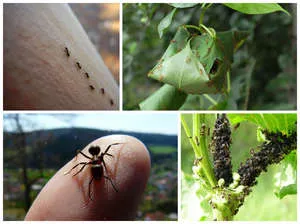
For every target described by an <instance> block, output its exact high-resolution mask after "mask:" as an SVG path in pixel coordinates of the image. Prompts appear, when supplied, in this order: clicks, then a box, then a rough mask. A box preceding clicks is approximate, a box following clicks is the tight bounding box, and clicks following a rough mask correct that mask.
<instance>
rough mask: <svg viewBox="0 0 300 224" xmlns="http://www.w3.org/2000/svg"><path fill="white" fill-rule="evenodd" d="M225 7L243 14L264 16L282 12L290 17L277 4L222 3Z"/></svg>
mask: <svg viewBox="0 0 300 224" xmlns="http://www.w3.org/2000/svg"><path fill="white" fill-rule="evenodd" d="M223 4H224V5H225V6H227V7H229V8H231V9H234V10H236V11H239V12H241V13H245V14H266V13H272V12H276V11H282V12H285V13H286V14H288V15H290V14H289V13H288V11H286V10H285V9H283V8H282V7H281V6H280V5H279V4H277V3H223Z"/></svg>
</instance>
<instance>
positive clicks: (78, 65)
mask: <svg viewBox="0 0 300 224" xmlns="http://www.w3.org/2000/svg"><path fill="white" fill-rule="evenodd" d="M76 65H77V67H78V69H79V70H80V69H81V64H80V63H79V62H76Z"/></svg>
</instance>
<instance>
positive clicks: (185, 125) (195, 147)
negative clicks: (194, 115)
mask: <svg viewBox="0 0 300 224" xmlns="http://www.w3.org/2000/svg"><path fill="white" fill-rule="evenodd" d="M180 118H181V124H182V126H183V129H184V131H185V134H186V135H187V137H188V139H189V141H190V144H191V145H192V148H193V150H194V153H195V155H196V157H197V158H200V157H201V154H200V151H198V147H197V145H196V143H195V141H194V140H193V138H192V136H191V132H190V130H189V128H188V126H187V123H186V121H185V119H184V118H183V115H181V116H180Z"/></svg>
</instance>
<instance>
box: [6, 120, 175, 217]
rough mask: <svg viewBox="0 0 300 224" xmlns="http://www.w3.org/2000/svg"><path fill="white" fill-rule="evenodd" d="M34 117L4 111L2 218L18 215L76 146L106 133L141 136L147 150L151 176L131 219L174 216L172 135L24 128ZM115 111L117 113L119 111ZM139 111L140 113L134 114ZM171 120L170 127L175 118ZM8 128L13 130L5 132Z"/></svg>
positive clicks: (78, 146)
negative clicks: (135, 212)
mask: <svg viewBox="0 0 300 224" xmlns="http://www.w3.org/2000/svg"><path fill="white" fill-rule="evenodd" d="M34 116H36V115H26V116H20V115H19V114H9V115H4V124H5V125H4V127H5V129H4V133H3V140H4V145H3V148H4V151H3V158H4V164H3V165H4V172H3V182H4V187H3V217H4V220H5V221H9V220H23V219H24V217H25V215H26V212H27V211H28V209H29V207H30V205H31V203H32V202H33V200H34V198H35V197H36V196H37V194H38V193H39V191H40V190H41V189H42V187H43V186H44V185H45V184H46V183H47V181H48V180H49V179H50V178H51V177H52V176H53V175H54V174H55V173H56V171H57V170H59V169H60V168H61V167H62V166H63V165H64V164H66V163H67V162H68V161H69V160H71V159H72V158H73V157H74V155H75V154H76V150H77V149H82V148H84V147H85V146H86V145H87V144H89V143H90V142H91V141H93V140H95V139H97V138H100V137H102V136H106V135H111V134H126V135H131V136H134V137H136V138H138V139H139V140H141V141H142V142H143V143H144V144H145V145H146V146H147V148H148V150H149V152H150V156H151V175H150V178H149V180H148V185H147V188H146V191H145V194H144V199H143V201H142V203H141V204H140V207H139V209H138V213H137V217H136V219H137V220H177V135H174V134H173V135H172V134H170V135H165V134H157V133H142V132H132V131H122V130H121V131H114V130H101V129H91V128H78V127H69V128H55V129H39V130H33V131H24V130H26V129H28V126H30V127H31V128H33V126H34V125H35V126H36V127H37V126H40V125H38V124H37V123H35V121H33V120H34V119H32V118H33V117H34ZM52 116H54V117H61V116H62V115H58V114H57V115H56V114H53V115H52ZM68 116H70V115H67V116H66V117H67V118H66V117H64V119H65V121H69V124H72V123H74V122H73V121H72V119H75V118H72V119H71V118H70V117H68ZM74 116H75V117H76V116H77V117H80V116H83V115H80V114H77V115H74ZM84 116H88V115H84ZM93 116H94V115H93ZM116 116H119V117H122V115H121V114H116ZM141 116H143V115H138V117H141ZM158 116H159V115H158ZM71 117H73V115H72V116H71ZM99 117H102V118H103V119H105V116H101V115H99ZM133 117H134V116H133ZM135 117H137V116H135ZM174 118H176V116H174ZM144 119H145V120H148V121H149V122H151V119H149V116H144ZM37 120H38V119H37ZM153 120H155V116H154V117H152V123H153V122H154V121H153ZM174 122H175V126H176V119H174ZM146 125H147V124H146ZM162 125H164V123H163V122H162ZM70 126H72V125H70ZM133 126H134V125H133ZM11 127H16V128H17V129H16V128H14V129H15V131H11V130H10V131H8V130H9V129H11ZM26 127H27V128H26ZM120 127H121V125H120Z"/></svg>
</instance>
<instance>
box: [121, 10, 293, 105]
mask: <svg viewBox="0 0 300 224" xmlns="http://www.w3.org/2000/svg"><path fill="white" fill-rule="evenodd" d="M281 6H282V7H283V8H285V9H286V10H288V11H289V13H290V15H291V16H288V15H287V14H285V13H282V12H275V13H271V14H265V15H245V14H242V13H239V12H236V11H234V10H232V9H229V8H227V7H225V6H223V5H221V4H213V5H212V6H211V7H210V8H209V9H208V10H207V11H206V13H205V17H204V24H205V25H206V26H208V27H213V28H214V29H215V30H216V31H226V30H229V29H238V30H246V31H250V32H251V35H250V36H249V37H248V39H247V41H246V42H245V44H244V45H243V46H242V48H240V49H239V50H238V51H237V53H236V54H235V56H234V63H233V65H232V73H231V90H232V91H231V95H230V98H229V101H228V102H227V103H228V105H227V107H225V108H224V109H232V110H235V109H249V110H282V109H284V110H292V109H296V92H297V85H296V83H297V81H296V61H297V58H296V49H297V46H296V40H297V30H296V18H297V17H296V11H297V10H296V4H281ZM172 9H173V8H172V7H171V6H170V5H168V4H124V5H123V108H124V109H125V110H137V109H139V108H138V104H139V103H140V102H141V101H143V100H144V99H146V98H147V97H148V96H150V95H151V94H152V93H154V92H155V91H156V90H157V89H159V87H160V86H162V84H160V83H159V82H157V81H154V80H151V79H150V78H148V77H147V73H148V72H149V71H150V70H151V69H152V68H153V67H154V65H155V64H156V63H157V60H158V59H159V58H160V57H161V56H162V54H163V52H164V51H165V50H166V48H167V46H168V45H169V43H170V40H171V39H172V38H173V36H174V34H175V31H176V29H177V28H178V26H180V25H182V24H196V25H197V24H198V20H199V15H200V12H201V5H200V4H199V6H196V7H193V8H186V9H179V10H177V13H176V14H175V16H174V18H173V21H172V24H171V26H170V27H169V28H168V29H167V30H166V32H165V34H164V36H163V37H162V39H159V36H158V32H157V26H158V24H159V22H160V21H161V19H162V18H164V16H166V15H167V13H169V12H170V11H171V10H172ZM254 60H255V62H256V63H255V66H254V67H252V66H250V65H251V63H252V62H253V61H254ZM211 97H213V98H217V97H220V95H211ZM210 105H211V104H210V102H209V101H207V100H206V99H205V98H204V97H202V96H199V95H189V97H188V99H187V101H186V103H185V104H184V105H183V106H182V107H181V109H207V108H208V107H209V106H210Z"/></svg>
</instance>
